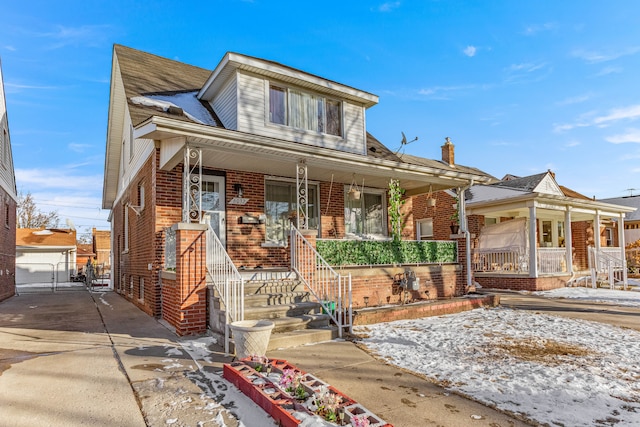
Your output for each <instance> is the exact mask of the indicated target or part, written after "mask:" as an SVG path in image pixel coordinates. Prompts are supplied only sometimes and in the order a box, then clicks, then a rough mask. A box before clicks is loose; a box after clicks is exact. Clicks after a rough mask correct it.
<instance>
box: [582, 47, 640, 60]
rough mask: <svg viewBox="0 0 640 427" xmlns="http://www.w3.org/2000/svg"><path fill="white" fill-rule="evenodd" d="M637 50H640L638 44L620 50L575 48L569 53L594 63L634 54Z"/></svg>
mask: <svg viewBox="0 0 640 427" xmlns="http://www.w3.org/2000/svg"><path fill="white" fill-rule="evenodd" d="M638 52H640V46H632V47H628V48H624V49H620V50H610V51H605V52H599V51H590V50H585V49H577V50H574V51H573V52H571V54H572V55H573V56H575V57H576V58H580V59H583V60H585V61H586V62H588V63H591V64H595V63H598V62H607V61H613V60H614V59H618V58H620V57H623V56H629V55H635V54H636V53H638Z"/></svg>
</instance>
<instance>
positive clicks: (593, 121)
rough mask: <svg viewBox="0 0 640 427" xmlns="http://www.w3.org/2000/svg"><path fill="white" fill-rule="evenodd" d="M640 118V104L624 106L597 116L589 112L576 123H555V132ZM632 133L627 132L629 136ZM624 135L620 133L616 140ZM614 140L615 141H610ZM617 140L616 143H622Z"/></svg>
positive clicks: (604, 125)
mask: <svg viewBox="0 0 640 427" xmlns="http://www.w3.org/2000/svg"><path fill="white" fill-rule="evenodd" d="M639 118H640V104H639V105H631V106H629V107H624V108H615V109H613V110H610V112H609V113H608V114H605V115H600V116H597V115H595V114H594V113H593V112H588V113H585V114H583V115H582V116H581V117H580V118H579V119H578V120H576V121H575V122H574V123H563V124H554V126H553V130H554V132H566V131H568V130H571V129H575V128H580V127H589V126H597V127H601V128H604V127H607V126H609V125H611V124H612V123H614V122H617V121H620V120H629V121H634V120H637V119H639ZM628 135H630V134H627V136H628ZM618 137H622V136H621V135H618V136H617V137H616V138H615V140H616V141H617V140H619V139H620V138H618ZM609 142H613V141H609ZM620 142H621V141H619V142H616V143H620ZM625 142H635V141H625Z"/></svg>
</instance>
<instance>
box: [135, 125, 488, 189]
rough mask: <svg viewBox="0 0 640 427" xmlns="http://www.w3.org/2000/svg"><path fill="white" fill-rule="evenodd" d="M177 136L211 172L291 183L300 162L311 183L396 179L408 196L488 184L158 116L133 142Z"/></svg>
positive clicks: (379, 183)
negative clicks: (224, 171) (258, 175)
mask: <svg viewBox="0 0 640 427" xmlns="http://www.w3.org/2000/svg"><path fill="white" fill-rule="evenodd" d="M178 136H183V137H186V140H187V141H188V143H189V144H190V146H192V147H199V148H202V150H203V151H202V154H203V166H204V167H210V168H218V169H230V170H241V171H248V172H258V173H263V174H266V175H274V176H282V177H290V178H294V177H295V176H296V164H299V163H300V162H302V161H304V162H305V163H306V164H307V169H308V170H307V176H308V179H310V180H314V181H325V182H331V181H333V182H334V183H344V184H349V183H351V181H352V180H353V179H354V174H355V180H356V182H357V183H358V186H361V185H362V182H363V179H364V185H365V187H374V188H387V187H388V185H389V179H390V178H395V179H399V180H400V185H401V186H402V188H404V189H405V190H406V194H407V195H415V194H421V193H427V192H429V191H430V189H431V190H432V191H438V190H444V189H449V188H455V187H462V186H465V185H468V183H469V181H471V180H472V179H473V180H476V181H483V180H486V179H487V178H486V177H485V176H480V175H474V174H470V173H464V172H458V171H455V170H450V169H449V170H447V169H444V168H443V169H437V168H432V167H425V166H420V165H414V164H410V163H404V162H397V161H391V160H385V159H379V158H373V157H370V156H363V155H359V154H352V153H346V152H340V151H336V150H330V149H326V148H322V147H316V146H312V145H305V144H301V143H294V142H288V141H283V140H279V139H274V138H267V137H262V136H256V135H253V134H247V133H242V132H237V131H229V130H225V129H219V128H213V127H210V126H201V125H197V124H191V123H185V122H177V121H172V120H170V119H165V118H162V117H153V118H151V119H150V120H149V121H147V122H146V123H144V124H143V125H142V126H141V127H139V128H138V129H137V130H136V138H151V139H154V140H167V139H174V138H176V137H178ZM177 155H180V154H179V153H176V156H177ZM169 164H170V163H169Z"/></svg>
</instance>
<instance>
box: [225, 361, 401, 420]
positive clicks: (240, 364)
mask: <svg viewBox="0 0 640 427" xmlns="http://www.w3.org/2000/svg"><path fill="white" fill-rule="evenodd" d="M269 363H270V364H271V366H272V369H273V371H274V372H283V371H284V370H285V369H292V370H294V371H296V372H298V373H299V374H300V375H302V377H303V379H302V383H303V384H304V385H305V386H306V387H307V388H309V389H311V390H313V391H316V390H319V389H320V388H321V387H322V386H326V387H327V388H328V389H329V390H330V391H331V392H332V393H335V394H337V395H339V396H340V397H341V398H342V401H343V403H342V405H341V406H342V407H343V408H344V410H345V413H346V414H347V418H346V419H345V422H347V423H348V422H349V421H348V416H349V415H362V414H365V415H366V416H367V418H368V419H369V423H370V426H371V427H393V426H392V425H391V424H388V423H386V422H385V421H383V420H381V419H380V418H378V417H377V416H376V415H374V414H373V412H371V411H369V410H368V409H366V408H365V407H363V406H362V405H360V404H359V403H357V402H356V401H354V400H353V399H351V398H349V397H348V396H346V395H345V394H343V393H341V392H340V391H339V390H337V389H336V388H334V387H333V386H331V385H329V384H327V383H325V382H324V381H322V380H320V379H318V378H317V377H315V376H313V375H311V374H308V373H306V372H304V371H302V370H301V369H298V368H297V367H295V366H294V365H292V364H290V363H289V362H287V361H286V360H282V359H270V360H269ZM255 365H256V363H255V362H253V361H252V360H251V358H246V359H242V360H238V361H236V362H233V363H225V364H224V366H223V376H224V378H225V379H226V380H227V381H229V382H230V383H232V384H233V385H235V386H236V387H237V388H238V389H239V390H240V391H242V393H244V394H245V395H246V396H247V397H249V398H250V399H251V400H253V401H254V402H255V403H256V404H257V405H258V406H260V407H261V408H262V409H264V410H265V412H267V413H268V414H269V415H271V417H272V418H273V419H274V420H276V422H277V423H278V424H279V425H280V426H282V427H296V426H298V425H300V423H301V421H300V420H298V419H296V418H295V417H293V415H292V413H293V412H296V411H301V412H307V413H309V414H311V412H309V411H307V409H306V408H304V407H303V406H302V405H301V404H299V403H298V402H297V401H296V399H293V398H292V397H290V396H289V395H288V394H286V393H284V392H282V391H281V390H280V389H279V388H278V387H277V386H276V385H275V384H273V383H272V382H271V381H270V380H269V379H267V378H266V377H265V376H264V375H263V374H262V373H261V372H258V371H256V370H255V369H254V368H253V367H254V366H255ZM257 378H262V379H264V380H265V381H264V383H263V384H254V380H255V379H257ZM265 390H275V391H274V392H273V393H267V392H266V391H265ZM346 425H349V424H346Z"/></svg>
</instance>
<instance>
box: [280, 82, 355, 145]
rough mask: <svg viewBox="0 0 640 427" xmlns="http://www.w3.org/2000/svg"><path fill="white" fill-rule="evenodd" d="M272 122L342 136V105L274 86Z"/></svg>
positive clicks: (329, 99) (314, 95)
mask: <svg viewBox="0 0 640 427" xmlns="http://www.w3.org/2000/svg"><path fill="white" fill-rule="evenodd" d="M269 121H270V122H271V123H276V124H280V125H285V126H290V127H292V128H296V129H303V130H309V131H315V132H318V133H325V134H328V135H335V136H340V137H341V136H342V103H341V102H340V101H338V100H335V99H331V98H326V97H324V96H322V95H318V94H313V93H311V92H305V91H302V90H299V89H293V88H288V87H284V86H278V85H270V86H269Z"/></svg>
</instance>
